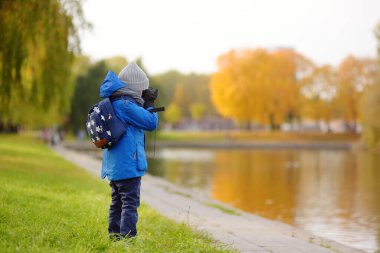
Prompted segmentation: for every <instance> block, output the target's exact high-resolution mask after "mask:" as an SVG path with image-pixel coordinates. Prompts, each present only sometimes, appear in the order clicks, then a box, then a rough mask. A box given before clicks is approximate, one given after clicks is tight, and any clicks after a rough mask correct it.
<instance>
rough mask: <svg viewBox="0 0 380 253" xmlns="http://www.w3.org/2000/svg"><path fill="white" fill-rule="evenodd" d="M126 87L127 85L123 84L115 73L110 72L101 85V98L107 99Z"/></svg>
mask: <svg viewBox="0 0 380 253" xmlns="http://www.w3.org/2000/svg"><path fill="white" fill-rule="evenodd" d="M124 86H126V84H125V83H123V82H122V81H121V80H120V79H119V78H118V77H117V75H116V74H115V73H114V72H112V71H108V73H107V75H106V77H105V78H104V80H103V83H102V85H100V89H99V93H100V97H101V98H107V97H109V96H111V94H112V93H114V92H115V91H117V90H118V89H120V88H123V87H124Z"/></svg>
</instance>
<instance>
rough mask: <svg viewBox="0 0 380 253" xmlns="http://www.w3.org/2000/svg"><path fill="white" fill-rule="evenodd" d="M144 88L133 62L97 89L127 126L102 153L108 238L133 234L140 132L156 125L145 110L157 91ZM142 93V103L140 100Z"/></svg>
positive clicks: (143, 164) (141, 163)
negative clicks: (107, 195) (108, 193)
mask: <svg viewBox="0 0 380 253" xmlns="http://www.w3.org/2000/svg"><path fill="white" fill-rule="evenodd" d="M148 88H149V80H148V78H147V76H146V74H145V73H144V72H143V70H142V69H141V68H139V66H138V65H137V64H136V63H134V62H132V63H130V64H128V65H127V66H126V67H125V68H124V69H123V70H122V71H121V72H120V73H119V76H118V77H117V76H116V75H115V74H113V73H112V72H110V73H109V74H108V75H107V77H106V78H105V79H104V81H103V83H102V85H101V87H100V97H102V98H106V97H110V98H111V101H112V106H113V109H114V111H115V114H116V116H117V117H118V118H119V119H120V120H122V121H124V122H125V123H127V125H128V127H127V131H126V133H125V135H124V136H123V137H122V138H121V139H120V141H119V142H118V143H117V145H116V146H114V147H112V148H110V149H105V150H104V151H103V160H102V178H103V179H104V178H105V177H107V178H108V179H109V180H110V186H111V189H112V193H111V198H112V201H111V205H110V210H109V222H108V233H109V236H110V238H111V239H122V238H129V237H134V236H136V235H137V229H136V224H137V220H138V213H137V207H138V206H139V205H140V185H141V177H142V176H143V175H144V174H145V172H146V170H147V161H146V156H145V137H144V131H146V130H147V131H152V130H154V129H156V128H157V124H158V116H157V113H151V112H149V111H148V109H151V107H152V106H153V105H154V104H153V103H154V100H155V99H156V98H157V90H155V91H152V90H154V89H151V88H150V89H148ZM143 90H145V96H144V98H145V99H146V101H144V99H143V98H142V92H143ZM146 94H148V96H146ZM112 98H118V99H116V100H112Z"/></svg>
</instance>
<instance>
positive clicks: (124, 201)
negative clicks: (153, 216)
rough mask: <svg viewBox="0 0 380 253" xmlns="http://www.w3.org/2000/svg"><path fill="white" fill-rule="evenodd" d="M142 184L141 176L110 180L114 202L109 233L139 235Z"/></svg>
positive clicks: (126, 235)
mask: <svg viewBox="0 0 380 253" xmlns="http://www.w3.org/2000/svg"><path fill="white" fill-rule="evenodd" d="M140 185H141V177H135V178H130V179H125V180H115V181H111V182H110V186H111V188H112V193H111V197H112V202H111V206H110V212H109V219H108V233H110V234H112V233H117V234H120V235H121V236H123V237H133V236H136V235H137V229H136V224H137V219H138V214H137V207H139V206H140Z"/></svg>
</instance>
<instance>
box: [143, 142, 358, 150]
mask: <svg viewBox="0 0 380 253" xmlns="http://www.w3.org/2000/svg"><path fill="white" fill-rule="evenodd" d="M153 145H154V141H149V142H147V147H149V148H152V147H153ZM155 146H156V148H213V149H329V150H351V149H356V148H357V147H358V146H359V144H358V143H357V142H352V141H346V142H339V141H322V142H315V141H306V142H284V141H161V140H160V141H156V143H155Z"/></svg>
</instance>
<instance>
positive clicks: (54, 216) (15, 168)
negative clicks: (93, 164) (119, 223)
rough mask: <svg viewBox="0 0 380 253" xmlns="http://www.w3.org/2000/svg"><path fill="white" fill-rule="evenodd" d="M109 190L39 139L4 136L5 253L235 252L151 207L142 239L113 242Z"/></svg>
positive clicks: (0, 245) (1, 207)
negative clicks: (108, 220) (110, 230)
mask: <svg viewBox="0 0 380 253" xmlns="http://www.w3.org/2000/svg"><path fill="white" fill-rule="evenodd" d="M109 191H110V190H109V186H108V185H107V184H106V182H102V181H101V180H100V179H97V178H95V177H93V176H92V175H89V174H87V173H86V172H85V171H83V170H81V169H79V168H78V167H76V166H74V165H73V164H71V163H69V162H67V161H65V160H63V159H62V158H61V157H59V156H58V155H56V154H55V153H54V152H53V151H51V150H50V149H49V148H48V147H46V146H45V145H44V144H42V143H40V142H38V141H37V140H34V139H33V138H31V137H20V136H11V135H0V252H233V251H232V250H230V249H229V248H228V247H226V246H222V245H221V244H219V243H216V242H214V241H213V240H212V239H210V238H209V237H208V236H207V235H205V234H203V233H199V232H194V231H192V230H191V229H190V228H189V227H188V226H187V225H185V224H177V223H174V222H172V221H170V220H168V219H166V218H164V217H163V216H161V215H160V214H158V213H157V212H156V211H154V210H153V209H151V208H150V207H148V206H147V205H145V204H142V206H141V207H140V208H139V222H138V231H139V236H138V237H137V238H135V239H132V240H128V241H121V242H111V241H110V240H109V239H108V234H107V216H108V207H109V202H110V197H109Z"/></svg>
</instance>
